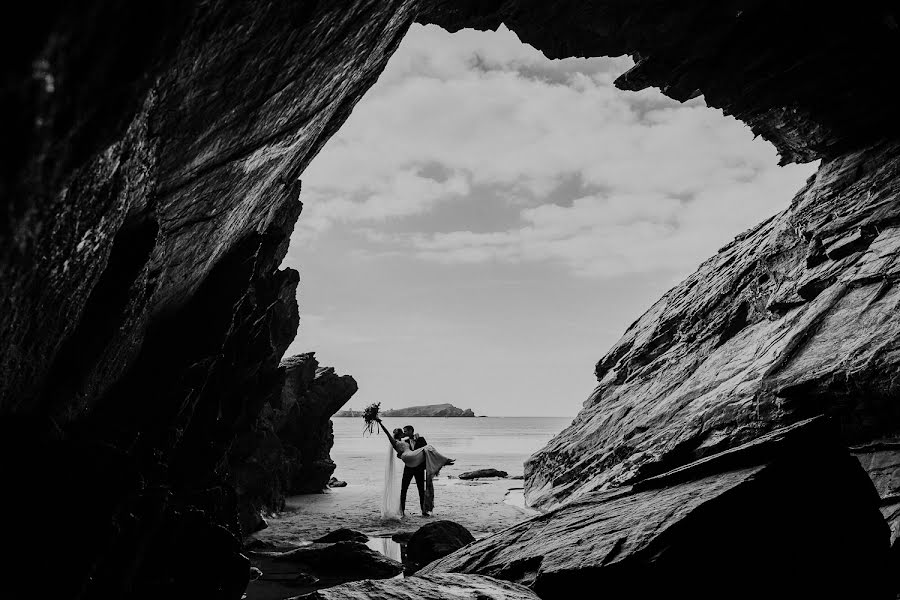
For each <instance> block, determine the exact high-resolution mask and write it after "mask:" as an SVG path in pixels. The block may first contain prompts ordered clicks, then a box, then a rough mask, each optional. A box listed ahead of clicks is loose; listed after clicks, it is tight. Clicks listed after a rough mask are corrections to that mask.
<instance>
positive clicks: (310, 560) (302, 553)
mask: <svg viewBox="0 0 900 600" xmlns="http://www.w3.org/2000/svg"><path fill="white" fill-rule="evenodd" d="M272 560H273V561H275V562H278V563H291V564H294V565H299V566H301V567H302V568H303V569H304V570H305V571H309V572H312V573H313V574H314V575H316V576H317V577H320V578H325V577H329V578H332V577H340V578H342V579H343V580H344V581H346V580H353V579H383V578H386V577H394V576H395V575H399V574H400V573H402V572H403V565H402V564H400V563H399V562H397V561H395V560H391V559H389V558H387V557H386V556H384V555H383V554H380V553H378V552H376V551H374V550H372V549H371V548H369V547H368V546H366V545H365V544H363V543H362V542H353V541H347V542H336V543H334V544H312V545H310V546H303V547H301V548H297V549H296V550H291V551H289V552H283V553H280V554H278V555H275V556H272Z"/></svg>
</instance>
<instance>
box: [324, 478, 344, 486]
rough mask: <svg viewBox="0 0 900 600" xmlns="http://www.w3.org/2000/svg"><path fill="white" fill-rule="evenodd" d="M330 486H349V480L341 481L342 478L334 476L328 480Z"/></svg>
mask: <svg viewBox="0 0 900 600" xmlns="http://www.w3.org/2000/svg"><path fill="white" fill-rule="evenodd" d="M328 487H333V488H342V487H347V482H346V481H341V480H340V479H338V478H337V477H332V478H331V479H330V480H329V481H328Z"/></svg>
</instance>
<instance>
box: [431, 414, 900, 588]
mask: <svg viewBox="0 0 900 600" xmlns="http://www.w3.org/2000/svg"><path fill="white" fill-rule="evenodd" d="M878 504H879V501H878V495H877V494H876V493H875V491H874V489H873V488H872V484H871V482H870V481H869V479H868V477H867V476H866V474H865V471H863V469H862V468H861V467H860V465H859V463H858V462H857V461H856V460H855V459H854V458H853V457H852V456H850V455H849V454H848V452H847V451H846V449H845V448H844V447H843V446H842V445H841V443H840V441H839V439H838V436H837V434H836V432H832V431H831V430H830V427H826V425H825V423H824V422H823V421H814V422H804V423H801V424H800V425H796V426H793V427H790V428H786V429H782V430H778V431H776V432H773V433H772V434H769V435H768V436H764V437H762V438H760V439H758V440H756V441H754V442H751V443H749V444H746V445H744V446H741V447H739V448H735V449H732V450H728V451H725V452H723V453H720V454H717V455H715V456H713V457H709V458H706V459H702V460H700V461H697V462H695V463H692V464H690V465H687V466H684V467H681V468H679V469H676V470H673V471H670V472H668V473H666V474H663V475H660V476H658V477H654V478H651V479H648V480H645V481H643V482H641V483H640V484H639V485H635V486H633V487H631V488H622V489H618V490H611V491H606V492H596V493H593V494H590V495H586V496H584V497H583V498H581V499H580V500H579V501H577V502H572V503H569V504H567V505H565V506H563V507H561V508H558V509H555V510H553V511H550V512H548V513H546V514H542V515H540V516H537V517H534V518H532V519H530V520H528V521H525V522H524V523H521V524H519V525H515V526H513V527H510V528H509V529H506V530H504V531H502V532H500V533H497V534H495V535H493V536H491V537H488V538H485V539H482V540H479V541H477V542H475V543H473V544H471V545H469V546H467V547H466V548H464V549H462V550H460V551H458V552H456V553H454V554H451V555H450V556H447V557H445V558H443V559H441V560H438V561H436V562H433V563H431V564H430V565H428V566H427V567H425V568H424V569H423V570H421V571H420V573H421V574H433V573H441V572H464V573H478V574H482V575H490V576H492V577H498V578H500V579H507V580H510V581H514V582H517V583H521V584H524V585H527V586H528V587H530V588H532V589H533V590H534V591H535V592H536V593H537V594H538V595H539V596H540V597H541V598H543V599H544V600H551V599H556V598H571V597H573V596H577V595H578V594H579V591H580V590H584V589H585V588H584V586H586V585H588V584H590V585H591V586H593V589H598V590H602V591H603V594H604V595H606V596H609V597H611V598H613V597H634V598H653V597H672V598H686V597H691V598H720V597H721V596H722V594H723V593H724V592H723V590H727V594H726V595H727V596H728V597H730V598H738V597H739V598H762V597H767V598H773V597H778V598H798V597H810V598H812V597H856V598H888V597H890V594H889V593H888V592H887V589H888V584H889V577H890V576H889V574H888V571H887V561H888V551H889V546H888V531H887V527H886V525H885V523H884V520H883V518H882V516H881V513H880V512H879V510H878ZM760 563H762V564H764V565H765V567H764V569H763V570H762V572H760V573H752V574H751V575H750V576H748V568H749V566H750V565H754V564H760ZM751 570H752V569H751Z"/></svg>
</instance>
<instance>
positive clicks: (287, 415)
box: [228, 352, 357, 533]
mask: <svg viewBox="0 0 900 600" xmlns="http://www.w3.org/2000/svg"><path fill="white" fill-rule="evenodd" d="M279 371H280V372H281V374H282V377H283V382H282V384H281V386H279V387H280V389H279V390H278V392H279V393H273V394H271V395H270V396H269V397H268V399H267V402H266V404H264V405H263V408H262V410H261V411H260V414H259V418H258V419H257V421H256V423H255V424H254V425H253V427H252V428H251V429H250V430H249V431H246V432H244V433H242V434H241V435H239V436H238V437H237V438H236V439H235V441H234V443H233V444H232V446H231V448H230V450H229V452H228V463H229V467H230V470H231V475H232V481H233V483H234V487H235V491H236V493H237V502H238V510H239V515H240V523H241V528H242V531H243V532H244V533H250V532H253V531H256V530H258V529H259V528H260V526H262V513H264V512H271V511H276V510H282V509H283V508H284V498H285V496H290V495H294V494H305V493H312V492H321V491H322V490H324V489H325V488H326V487H327V486H328V480H329V478H330V477H331V474H332V473H334V469H335V464H334V461H332V460H331V457H330V456H329V452H330V451H331V447H332V446H333V445H334V434H333V430H332V424H331V416H332V415H334V413H336V412H337V411H338V409H340V407H342V406H343V405H344V404H346V403H347V401H349V400H350V398H351V397H352V396H353V394H355V393H356V390H357V385H356V381H355V380H354V379H353V378H352V377H351V376H349V375H343V376H339V375H336V374H335V372H334V369H333V368H332V367H319V363H318V361H317V360H316V359H315V354H314V353H312V352H309V353H307V354H298V355H296V356H291V357H289V358H286V359H284V360H283V361H281V366H280V367H279Z"/></svg>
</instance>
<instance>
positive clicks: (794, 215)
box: [526, 142, 900, 506]
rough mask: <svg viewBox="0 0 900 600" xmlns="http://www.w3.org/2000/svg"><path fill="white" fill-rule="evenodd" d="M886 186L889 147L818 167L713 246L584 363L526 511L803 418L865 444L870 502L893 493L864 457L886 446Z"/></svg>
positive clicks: (880, 468)
mask: <svg viewBox="0 0 900 600" xmlns="http://www.w3.org/2000/svg"><path fill="white" fill-rule="evenodd" d="M898 190H900V144H898V143H895V142H892V143H882V144H878V145H875V146H872V147H870V148H866V149H864V150H860V151H857V152H853V153H849V154H846V155H844V156H842V157H840V158H837V159H832V160H828V161H825V162H823V164H822V166H821V168H820V169H819V171H818V173H816V175H815V176H814V177H812V178H811V179H810V180H809V182H808V183H807V186H806V187H805V189H803V190H802V191H801V192H800V193H799V194H798V195H797V196H796V197H795V198H794V200H793V202H792V203H791V206H790V207H789V208H788V209H787V210H785V211H783V212H782V213H780V214H778V215H776V216H775V217H773V218H771V219H769V220H768V221H766V222H764V223H762V224H760V225H759V226H757V227H755V228H753V229H752V230H750V231H747V232H745V233H744V234H742V235H741V236H739V237H738V238H737V239H736V240H735V241H734V242H732V243H731V244H728V245H727V246H725V247H724V248H722V249H721V250H720V251H719V253H718V254H717V255H716V256H714V257H713V258H711V259H709V260H708V261H707V262H705V263H704V264H703V265H702V266H701V267H700V269H699V270H698V271H697V272H695V273H694V274H693V275H691V276H690V277H688V278H687V279H686V280H685V281H684V282H682V283H681V284H679V285H678V286H676V287H675V288H673V289H672V290H671V291H669V292H668V293H667V294H666V295H665V296H664V297H663V298H662V299H660V300H659V301H658V302H657V303H656V304H654V305H653V307H651V308H650V310H649V311H647V313H646V314H644V316H642V317H641V318H640V319H638V321H636V322H635V323H634V324H633V325H632V326H631V327H630V328H629V329H628V331H627V332H626V334H625V336H624V337H623V338H622V339H621V340H620V341H619V342H618V343H617V344H616V345H615V346H614V347H613V348H612V349H611V350H610V351H609V353H608V354H607V355H606V356H605V357H604V358H603V359H602V360H601V361H600V362H599V363H598V364H597V369H596V373H597V378H598V381H599V386H598V387H597V389H596V390H595V391H594V393H593V394H592V395H591V397H590V398H589V399H588V400H587V402H585V406H584V409H583V410H582V412H581V413H580V414H579V416H578V417H577V418H576V419H575V422H574V423H573V424H572V425H571V426H570V427H569V428H568V429H567V430H565V431H564V432H562V433H561V434H560V435H559V436H557V437H556V438H555V439H554V440H552V441H551V442H550V443H549V445H548V446H547V447H546V448H544V449H543V450H542V451H541V452H539V453H537V454H536V455H535V456H533V457H532V458H531V459H530V460H529V462H528V464H527V466H526V478H527V495H528V497H529V499H530V500H531V501H532V502H535V503H537V504H542V505H545V506H552V505H555V504H558V503H559V502H561V501H566V500H572V499H574V498H577V497H579V496H581V495H583V494H585V493H588V492H590V491H594V490H597V489H601V488H604V487H607V486H610V485H621V484H626V483H629V482H630V481H632V480H635V479H641V478H644V477H647V476H652V475H655V474H657V473H660V472H662V471H665V470H668V469H670V468H672V467H675V466H678V465H679V464H684V463H685V462H689V461H691V460H694V459H696V458H698V457H701V456H704V455H706V454H710V453H712V452H715V451H718V450H721V449H724V448H728V447H731V446H736V445H738V444H741V443H743V442H744V441H747V440H749V439H752V438H754V437H756V436H758V435H760V434H762V433H765V432H767V431H769V430H771V429H773V428H775V427H778V426H779V425H781V424H784V423H791V422H794V421H797V420H800V419H803V418H806V417H809V416H811V415H816V414H829V415H834V416H835V417H836V418H837V419H838V420H839V421H840V423H841V426H842V430H843V434H844V436H845V439H846V441H847V443H848V444H854V445H857V444H865V445H862V446H860V447H859V448H858V449H857V452H858V454H859V455H860V457H861V458H862V459H863V462H864V464H866V465H868V466H870V467H871V472H872V475H873V477H874V478H875V480H876V483H877V485H878V488H879V490H880V491H881V493H882V494H883V495H884V496H885V497H889V496H892V495H895V494H897V493H898V492H900V487H898V484H900V479H898V477H897V469H896V466H894V467H893V468H890V466H889V464H888V465H885V462H884V457H883V456H882V457H881V458H876V457H875V454H876V453H882V455H883V453H885V452H887V453H888V454H890V453H895V452H896V445H895V442H896V441H897V440H898V439H900V403H898V402H897V397H898V393H900V387H898V382H897V379H896V377H895V376H894V371H895V369H896V367H897V365H898V360H900V336H898V333H900V324H898V321H897V319H896V310H897V303H898V301H900V287H898V286H897V285H896V283H897V280H898V277H900V254H898V250H900V203H898V202H897V201H896V198H897V193H898ZM874 442H878V443H880V444H882V445H881V446H875V447H872V446H871V444H872V443H874ZM892 444H893V445H892ZM894 456H896V454H894ZM894 464H895V465H896V461H895V463H894Z"/></svg>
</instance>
